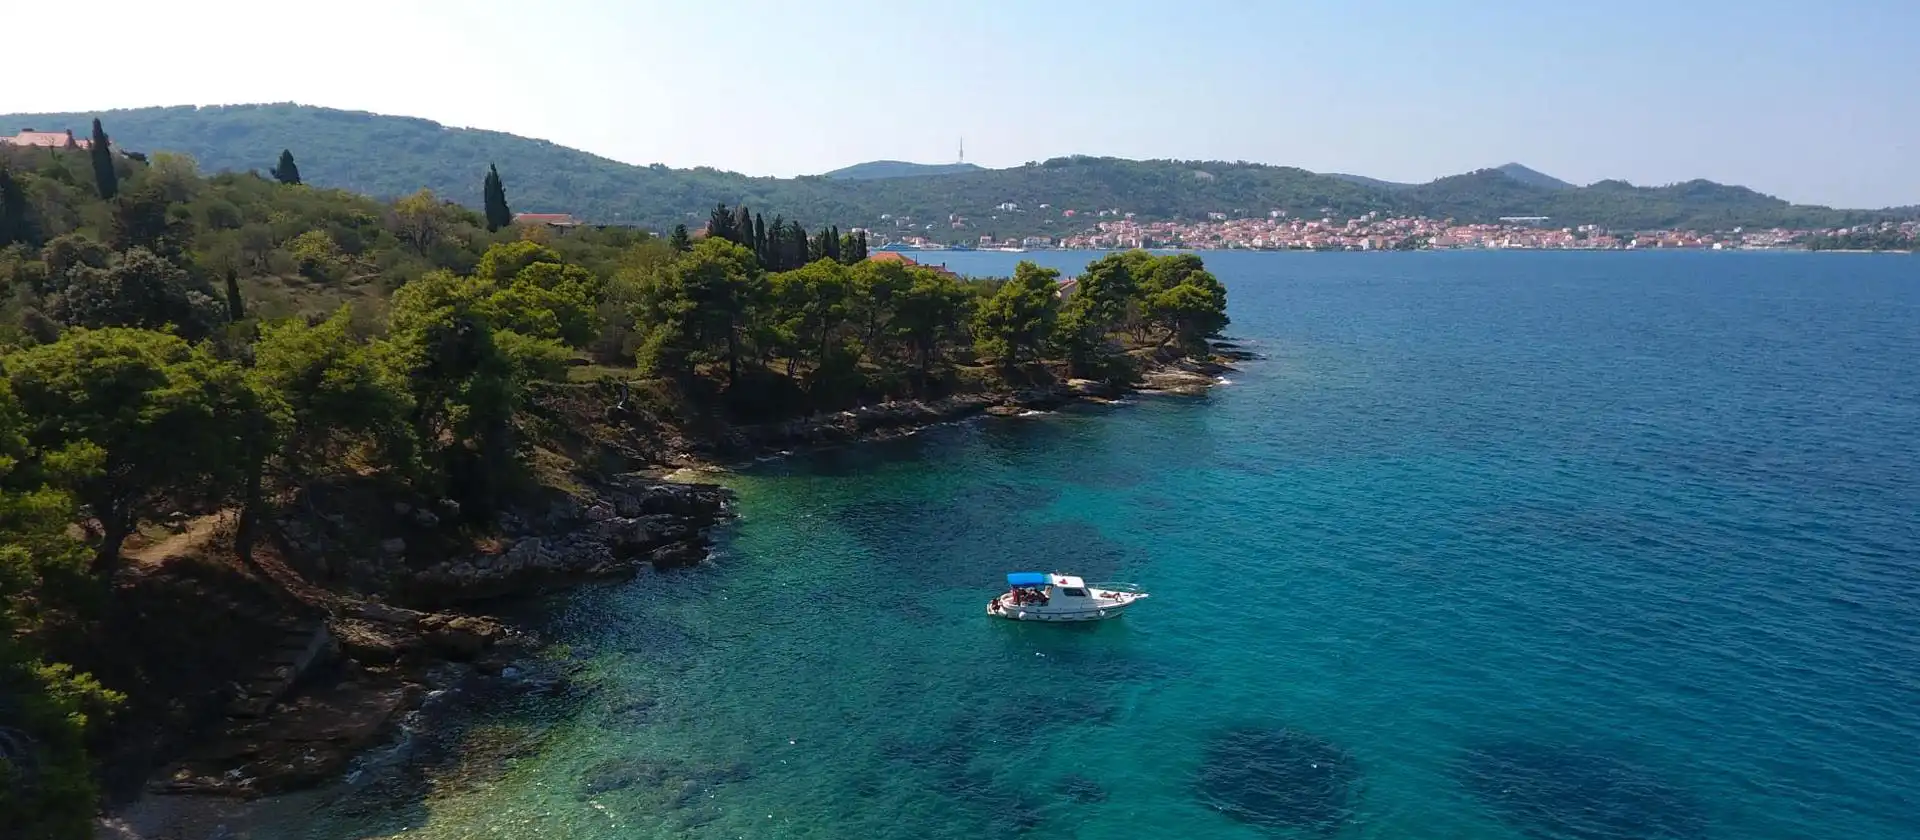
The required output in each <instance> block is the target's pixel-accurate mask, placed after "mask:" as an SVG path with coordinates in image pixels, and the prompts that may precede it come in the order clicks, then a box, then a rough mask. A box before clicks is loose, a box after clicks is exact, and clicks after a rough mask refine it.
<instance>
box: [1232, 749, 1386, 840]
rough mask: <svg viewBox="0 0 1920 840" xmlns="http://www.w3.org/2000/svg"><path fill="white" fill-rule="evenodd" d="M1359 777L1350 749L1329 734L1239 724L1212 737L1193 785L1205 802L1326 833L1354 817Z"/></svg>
mask: <svg viewBox="0 0 1920 840" xmlns="http://www.w3.org/2000/svg"><path fill="white" fill-rule="evenodd" d="M1359 780H1360V768H1359V766H1358V765H1357V764H1356V763H1355V762H1354V760H1353V757H1352V756H1350V755H1348V754H1347V752H1346V750H1343V749H1341V748H1340V747H1339V746H1338V745H1336V744H1334V743H1333V742H1331V741H1327V740H1326V739H1323V738H1320V737H1317V736H1314V735H1310V734H1307V733H1305V732H1301V731H1299V730H1295V729H1268V728H1261V727H1238V728H1233V729H1227V730H1224V731H1221V732H1219V733H1216V734H1215V735H1214V736H1213V737H1212V738H1211V739H1209V741H1208V743H1207V748H1206V754H1205V757H1204V760H1203V761H1202V763H1201V766H1200V774H1199V778H1198V779H1197V783H1196V789H1197V796H1198V798H1199V800H1200V801H1201V802H1202V803H1204V804H1205V805H1207V806H1208V807H1210V808H1212V809H1214V810H1216V811H1219V812H1220V813H1222V814H1225V815H1226V816H1228V817H1230V818H1232V819H1235V820H1238V821H1240V822H1244V823H1247V824H1249V825H1254V826H1258V827H1260V828H1265V829H1270V830H1291V831H1307V832H1313V833H1317V834H1323V835H1326V834H1332V833H1333V832H1335V831H1338V830H1339V829H1340V827H1341V826H1343V825H1345V824H1346V823H1347V821H1348V820H1350V819H1351V818H1352V817H1353V812H1354V807H1353V800H1354V787H1355V785H1356V784H1357V783H1358V782H1359Z"/></svg>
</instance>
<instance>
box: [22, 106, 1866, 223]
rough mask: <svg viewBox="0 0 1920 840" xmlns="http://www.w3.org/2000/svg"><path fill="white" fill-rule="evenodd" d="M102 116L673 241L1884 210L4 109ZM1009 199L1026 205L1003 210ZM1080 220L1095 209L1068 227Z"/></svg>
mask: <svg viewBox="0 0 1920 840" xmlns="http://www.w3.org/2000/svg"><path fill="white" fill-rule="evenodd" d="M95 116H99V117H101V118H102V119H103V121H104V122H105V124H106V127H107V130H108V132H109V133H110V134H112V135H113V137H114V140H115V142H116V143H117V144H118V145H120V146H121V147H122V148H126V149H134V150H144V151H176V152H182V153H185V154H188V155H191V156H193V157H194V158H195V159H196V160H197V161H199V163H200V165H201V167H202V168H203V169H205V170H208V171H215V170H250V169H257V170H262V171H264V170H266V169H268V168H269V167H271V166H272V165H273V163H274V160H275V157H276V156H277V155H278V154H279V152H280V150H281V149H283V148H286V149H291V150H293V153H294V155H295V156H296V157H297V159H298V161H299V165H300V169H301V172H302V173H303V174H304V176H305V178H306V180H307V181H308V182H309V183H313V184H318V185H323V186H331V187H339V188H343V189H348V190H352V191H355V192H360V193H365V194H368V195H371V196H374V197H377V198H392V197H395V196H399V195H404V194H408V193H411V192H413V191H415V190H417V189H419V188H421V187H426V188H428V189H431V190H433V191H434V192H435V193H436V194H438V195H440V196H442V197H445V198H449V199H452V200H455V201H459V202H462V203H465V204H468V205H471V206H475V207H477V206H479V204H480V187H481V181H482V176H483V175H484V173H485V171H486V168H487V165H488V164H490V163H491V164H497V165H498V166H499V168H500V172H501V174H502V175H503V177H504V178H505V180H506V184H507V189H508V195H509V198H510V201H511V204H512V207H513V209H515V210H518V211H523V212H562V213H572V214H575V215H577V216H581V217H583V218H586V219H590V220H593V221H596V222H607V223H619V224H637V225H642V226H646V227H649V228H653V229H656V230H665V229H668V228H670V227H672V226H673V225H674V224H678V223H686V224H689V225H690V226H697V225H698V224H700V223H702V222H704V221H705V219H706V215H707V211H708V210H709V209H710V208H711V207H713V205H715V204H716V203H722V202H724V203H727V204H736V205H737V204H741V203H745V204H746V205H748V206H749V207H752V208H754V209H756V210H762V211H764V212H765V213H766V214H768V215H769V216H771V215H772V214H774V213H781V214H785V215H786V216H787V217H789V218H798V219H801V220H804V221H805V222H807V223H808V224H815V225H818V224H833V225H839V226H841V227H842V228H849V227H871V228H874V229H876V230H880V231H884V232H889V233H894V234H900V233H905V232H907V231H908V230H909V229H911V231H912V232H914V233H918V234H921V235H925V236H929V237H931V238H935V239H942V240H949V239H962V238H968V239H970V238H973V237H975V236H978V235H980V234H982V233H994V234H996V235H999V236H1020V235H1029V234H1034V233H1045V234H1053V235H1058V234H1061V233H1066V232H1072V231H1074V230H1076V229H1079V228H1081V227H1084V224H1085V220H1084V216H1085V215H1086V214H1088V213H1089V212H1091V211H1095V210H1100V209H1113V210H1121V211H1124V212H1131V213H1135V214H1137V215H1138V217H1139V218H1142V219H1201V218H1205V217H1206V214H1208V213H1227V214H1230V215H1240V214H1254V215H1264V214H1265V213H1266V212H1267V211H1269V210H1276V209H1277V210H1285V211H1287V212H1289V213H1292V214H1295V215H1306V216H1319V215H1332V216H1344V215H1359V214H1362V213H1366V212H1369V211H1381V212H1383V213H1406V214H1420V215H1427V216H1435V217H1452V218H1456V219H1460V220H1462V221H1492V220H1494V219H1497V218H1498V217H1500V216H1550V217H1552V218H1553V219H1554V220H1555V222H1556V223H1559V224H1568V225H1572V224H1583V223H1592V224H1600V225H1604V226H1607V227H1617V228H1641V229H1650V228H1656V227H1666V226H1695V227H1731V226H1734V225H1768V226H1771V225H1789V226H1808V227H1814V226H1829V225H1840V224H1847V223H1851V222H1857V221H1865V220H1869V219H1872V218H1876V217H1878V216H1879V215H1881V214H1880V213H1877V212H1860V211H1844V212H1843V211H1834V210H1830V209H1827V208H1822V207H1808V206H1803V205H1793V204H1789V203H1787V202H1784V201H1781V200H1779V199H1776V198H1772V197H1770V196H1766V195H1762V194H1759V193H1756V192H1753V191H1751V190H1747V189H1744V188H1741V187H1728V186H1722V185H1719V184H1713V183H1710V182H1705V181H1692V182H1688V183H1685V184H1679V185H1674V186H1668V187H1633V186H1630V185H1627V184H1624V183H1623V182H1617V181H1608V182H1601V183H1599V184H1595V185H1593V186H1590V187H1572V186H1570V185H1565V184H1564V182H1559V181H1556V180H1554V179H1551V178H1548V177H1547V176H1544V175H1539V174H1538V173H1534V172H1533V171H1532V170H1527V169H1525V168H1524V167H1517V166H1509V167H1506V168H1504V170H1505V171H1503V170H1500V169H1488V170H1481V171H1479V172H1473V173H1468V174H1465V175H1457V176H1453V177H1449V178H1442V179H1439V180H1437V181H1433V182H1431V183H1427V184H1420V185H1412V186H1404V187H1400V186H1389V185H1386V184H1385V183H1384V182H1375V181H1370V180H1368V179H1362V178H1358V177H1356V176H1334V175H1319V174H1315V173H1312V172H1308V171H1306V170H1303V169H1296V168H1292V167H1281V166H1266V165H1259V164H1248V163H1221V162H1189V161H1170V160H1156V161H1130V160H1120V159H1114V158H1089V157H1071V158H1056V159H1053V160H1049V161H1046V162H1044V163H1037V164H1030V165H1028V166H1023V167H1016V168H1012V169H975V170H973V171H963V172H946V171H942V172H940V173H939V174H921V175H911V174H907V175H900V176H899V177H884V178H870V177H869V178H846V177H826V176H807V177H800V178H785V179H782V178H752V177H748V176H745V175H740V174H737V173H731V172H722V171H719V170H715V169H709V168H699V169H670V168H667V167H665V166H660V165H654V166H634V165H629V164H625V163H621V162H619V161H614V160H609V159H607V158H602V157H598V156H596V155H592V154H588V153H586V152H582V151H579V150H576V149H570V148H566V147H564V146H559V145H556V144H554V143H550V142H547V141H544V140H532V139H527V138H523V137H517V136H514V135H510V134H503V133H500V132H494V131H481V130H476V129H461V128H448V127H446V126H442V125H440V124H438V123H435V122H431V121H428V120H421V119H413V118H408V117H390V116H380V115H375V114H368V113H362V112H352V111H339V110H334V109H328V108H314V107H307V106H301V105H293V104H276V105H235V106H221V107H206V108H195V107H191V106H183V107H174V108H142V109H135V110H123V111H108V112H104V113H101V114H97V115H96V114H79V113H75V114H27V115H5V116H0V127H13V128H18V127H26V126H32V127H34V128H38V129H42V130H60V129H65V128H73V129H75V130H76V132H81V133H84V130H85V129H87V127H88V126H89V124H90V122H91V120H92V119H93V118H94V117H95ZM855 169H856V170H858V169H859V167H855ZM1516 173H1519V174H1516ZM842 174H843V175H844V170H843V171H842ZM1529 174H1530V175H1534V176H1538V177H1528V176H1529ZM1009 203H1011V204H1014V205H1018V207H1017V209H1012V210H1000V209H996V208H998V207H1000V206H1002V205H1004V204H1009ZM1041 205H1047V206H1046V207H1045V208H1043V207H1042V206H1041ZM1065 210H1076V211H1080V212H1079V214H1077V217H1076V218H1066V217H1064V216H1063V215H1062V214H1063V211H1065ZM950 217H961V218H963V219H964V222H963V223H962V226H961V227H959V228H956V227H954V225H953V223H952V221H951V218H950ZM903 219H911V220H912V221H911V222H906V221H903ZM909 226H911V227H910V228H909Z"/></svg>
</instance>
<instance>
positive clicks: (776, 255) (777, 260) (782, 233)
mask: <svg viewBox="0 0 1920 840" xmlns="http://www.w3.org/2000/svg"><path fill="white" fill-rule="evenodd" d="M795 267H796V266H791V265H787V219H786V217H784V216H779V215H775V216H774V217H773V224H771V225H768V226H767V270H768V271H787V270H789V269H792V268H795Z"/></svg>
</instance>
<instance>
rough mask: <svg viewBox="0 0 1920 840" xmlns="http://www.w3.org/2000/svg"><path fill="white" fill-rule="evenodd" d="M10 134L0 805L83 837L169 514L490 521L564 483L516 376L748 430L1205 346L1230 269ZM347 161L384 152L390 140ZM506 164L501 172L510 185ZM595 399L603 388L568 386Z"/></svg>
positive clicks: (251, 526)
mask: <svg viewBox="0 0 1920 840" xmlns="http://www.w3.org/2000/svg"><path fill="white" fill-rule="evenodd" d="M92 139H93V144H92V148H91V149H90V150H78V149H76V150H50V149H44V148H12V147H0V290H3V291H4V296H3V297H0V301H3V303H4V305H0V532H3V533H0V625H4V626H0V713H3V714H0V813H5V814H6V815H7V816H6V820H7V822H8V824H9V825H8V832H9V834H8V836H21V837H34V838H39V837H56V838H68V837H84V836H88V833H89V829H88V821H89V818H90V817H91V816H92V814H93V812H94V809H95V798H96V796H97V792H96V788H97V786H96V775H95V771H96V767H95V764H96V761H97V750H98V749H100V747H101V742H102V739H103V736H102V734H101V733H102V731H103V730H102V726H103V724H104V723H105V722H108V721H112V720H114V718H115V716H116V715H117V714H119V713H120V712H119V709H120V707H121V706H122V705H123V704H125V703H128V702H129V697H130V696H131V695H133V694H134V693H136V692H138V691H140V690H142V688H143V685H144V681H143V680H142V679H140V678H138V677H136V676H127V675H128V674H129V673H131V674H136V675H137V674H139V673H141V672H140V670H139V669H137V668H136V669H132V670H129V669H125V668H117V669H114V670H113V673H115V674H119V675H120V676H119V677H116V678H112V679H109V678H107V677H106V676H104V674H105V673H106V672H104V671H101V670H100V669H99V668H96V667H94V666H95V665H97V664H98V663H101V662H104V661H110V660H111V659H112V658H113V656H114V654H115V651H116V650H118V649H120V648H121V647H122V643H123V642H124V640H119V639H115V638H112V637H111V634H110V633H109V632H108V631H107V630H106V629H104V627H103V625H101V624H100V622H99V617H100V616H101V615H102V614H103V613H104V612H106V611H108V610H109V609H110V608H111V606H112V604H113V602H114V599H115V598H116V597H121V595H120V592H121V590H122V589H124V587H119V588H117V587H116V581H124V580H125V578H126V577H127V575H129V574H130V573H131V572H132V569H131V568H130V565H129V562H128V560H127V559H126V556H125V550H124V549H125V547H126V546H127V545H128V544H129V542H130V541H135V540H138V539H140V537H141V535H142V534H143V533H144V532H145V531H146V529H148V528H149V527H150V526H153V525H154V523H157V522H159V521H161V520H162V519H165V518H167V517H174V516H179V515H182V513H183V512H184V513H186V514H193V513H195V512H210V511H227V512H231V513H232V514H233V515H234V516H235V518H236V521H237V523H238V524H237V526H236V527H235V528H234V530H233V533H232V536H231V551H232V553H233V555H234V556H235V557H237V558H238V559H239V560H240V561H244V562H249V563H250V562H251V558H252V557H253V556H254V552H255V549H256V546H258V545H259V544H261V542H262V540H263V536H262V535H263V531H264V530H266V529H270V528H271V527H272V524H271V523H273V522H274V521H276V520H275V511H276V510H278V509H283V508H286V507H288V506H292V505H295V504H298V503H299V500H300V499H301V498H302V497H303V493H307V492H309V491H311V490H312V489H313V488H315V487H316V486H319V485H322V484H325V483H327V482H329V481H334V480H347V479H352V480H355V481H361V482H375V483H376V484H378V485H379V486H384V487H390V488H393V490H392V492H393V493H394V494H395V498H411V499H428V500H447V501H448V502H449V503H450V504H449V505H448V506H447V507H446V509H449V510H453V511H457V512H458V516H457V518H456V519H450V520H449V521H448V522H447V523H446V524H445V527H447V528H462V529H468V530H469V531H473V532H484V531H485V530H486V529H487V528H488V527H489V523H490V522H491V521H492V520H493V518H494V517H495V516H496V515H497V514H498V513H499V512H500V511H502V510H504V509H506V508H508V507H509V506H510V505H512V504H513V503H514V501H515V499H516V498H517V497H518V495H519V494H521V493H523V492H526V490H527V488H530V487H537V486H538V485H539V484H540V482H542V481H544V480H547V479H548V478H549V476H547V475H545V474H544V473H543V472H542V464H544V463H545V462H542V461H540V460H539V459H538V458H537V455H538V453H539V452H540V449H541V446H542V445H543V441H542V438H541V434H542V432H541V429H542V428H543V427H542V424H541V418H540V417H539V416H538V409H537V408H536V406H535V405H534V404H533V400H532V399H531V398H530V395H531V394H532V393H533V392H534V390H535V389H536V388H538V387H543V386H552V387H565V386H564V384H563V383H567V382H570V381H571V382H591V381H601V382H605V381H609V380H617V381H618V382H620V383H621V384H622V388H623V389H625V388H631V389H632V391H633V392H634V393H635V394H637V395H638V394H645V395H649V397H648V398H650V399H653V400H655V401H656V402H657V404H658V405H660V406H662V407H663V408H662V413H663V414H666V415H676V414H677V416H706V417H719V418H722V419H724V420H727V421H730V422H738V423H752V422H759V421H767V420H774V419H779V418H784V417H789V416H793V415H798V414H802V413H808V412H815V411H821V410H828V409H839V408H844V407H849V406H852V405H856V404H860V403H865V402H870V401H875V400H882V399H887V398H894V397H919V396H937V395H941V394H946V393H953V392H956V391H959V390H963V389H967V388H980V387H992V386H991V385H984V386H983V385H982V383H990V382H992V381H995V380H999V381H1011V380H1013V379H1019V380H1021V381H1032V380H1034V379H1035V378H1046V377H1050V376H1054V375H1057V374H1071V375H1078V376H1088V377H1104V378H1110V379H1125V378H1126V377H1128V376H1130V375H1131V374H1132V372H1133V368H1134V366H1135V364H1136V362H1135V359H1136V358H1137V357H1139V356H1140V355H1141V354H1149V353H1151V354H1162V355H1164V354H1177V353H1180V352H1182V351H1189V350H1190V351H1192V352H1205V348H1206V339H1207V338H1208V337H1209V336H1212V335H1215V334H1217V333H1218V332H1219V331H1220V330H1221V329H1223V328H1224V327H1225V325H1226V315H1225V307H1226V300H1225V291H1224V289H1223V288H1222V287H1221V285H1220V283H1219V282H1218V281H1217V280H1216V279H1215V278H1214V277H1213V276H1212V275H1211V274H1209V273H1208V272H1207V271H1206V269H1205V267H1204V266H1203V265H1202V264H1201V262H1200V260H1199V259H1198V258H1196V257H1193V256H1190V255H1189V256H1176V257H1154V256H1150V255H1147V254H1145V253H1142V252H1133V253H1127V254H1116V255H1112V256H1109V257H1106V258H1104V259H1102V260H1099V261H1097V262H1095V263H1093V264H1091V265H1090V266H1089V267H1088V268H1087V270H1086V272H1085V273H1084V274H1083V275H1081V277H1080V278H1079V283H1078V284H1077V285H1076V287H1075V288H1074V289H1073V291H1072V292H1071V293H1070V294H1062V293H1061V292H1060V290H1061V288H1062V286H1061V284H1060V283H1059V276H1058V273H1057V272H1054V271H1052V270H1048V269H1043V268H1039V267H1037V266H1034V265H1032V264H1026V263H1023V264H1021V265H1020V266H1019V268H1018V270H1017V271H1016V272H1015V274H1014V276H1013V277H1011V278H1006V279H998V280H995V279H967V278H960V277H956V276H954V275H952V274H950V273H946V272H943V271H939V270H934V269H928V268H923V267H919V266H914V265H909V264H905V263H903V262H902V261H899V260H874V259H867V258H866V257H867V254H866V251H867V243H866V241H865V240H864V238H863V237H861V236H859V235H857V234H853V233H851V232H849V233H846V234H842V233H840V232H839V231H838V230H837V229H835V228H834V227H833V226H831V225H828V226H826V227H824V228H819V229H815V230H814V231H812V232H809V230H808V229H807V228H805V227H803V226H802V225H800V224H799V223H797V222H793V221H789V220H788V219H787V218H786V217H785V216H780V215H776V216H774V217H773V218H771V219H769V218H767V217H766V216H765V215H763V214H762V213H756V212H749V210H748V209H747V208H746V207H743V206H738V205H733V206H729V205H720V206H717V207H716V206H713V204H712V203H711V202H709V203H708V204H707V205H706V206H707V207H709V208H710V209H709V210H708V211H707V213H706V218H705V220H704V224H701V225H697V226H695V229H694V230H691V231H690V230H689V229H688V228H687V227H686V226H680V227H676V228H674V229H673V231H672V235H671V236H664V237H653V236H650V235H648V234H645V233H639V232H635V231H633V230H631V229H623V228H609V229H604V230H601V229H595V228H592V227H582V228H574V229H565V230H561V229H554V228H550V227H548V226H546V225H534V226H527V225H520V224H513V223H511V221H510V220H511V208H512V206H513V205H514V204H517V203H519V201H520V198H519V195H518V193H517V184H515V183H514V182H513V180H512V179H511V177H510V173H511V172H512V171H513V170H510V169H505V168H493V167H490V166H489V165H488V162H487V160H486V159H485V158H475V159H472V160H469V161H467V162H466V163H465V164H464V165H463V167H462V168H463V172H464V176H463V178H464V181H463V184H464V182H471V184H472V185H473V186H472V189H471V191H472V192H475V193H477V194H482V195H484V197H485V198H484V201H483V202H482V203H483V204H484V205H485V207H484V211H485V212H475V211H473V210H469V209H466V208H465V207H463V206H461V205H459V204H456V203H451V202H447V201H444V200H442V199H441V198H439V197H437V196H436V195H435V194H434V193H432V192H429V191H426V190H417V191H413V192H410V193H407V194H406V195H404V196H403V197H401V198H398V199H396V200H392V201H380V200H375V199H371V198H367V197H364V196H360V195H356V194H354V193H351V192H347V191H344V190H339V189H328V188H323V187H318V186H313V185H312V184H311V181H312V180H314V179H315V176H316V175H318V174H321V173H326V172H329V171H339V170H338V169H335V167H341V166H343V164H341V163H338V162H334V163H324V164H323V163H314V162H310V161H309V160H307V159H306V158H305V157H303V156H301V155H300V154H299V153H298V151H296V150H292V149H289V150H288V151H286V152H278V150H279V149H280V148H281V147H280V145H279V144H277V143H276V144H273V145H271V146H262V147H260V149H259V150H258V154H259V156H260V157H261V158H263V161H262V163H263V166H265V165H267V164H270V172H269V174H265V175H262V174H255V173H223V174H217V175H213V176H211V177H208V176H204V175H202V174H201V173H200V171H199V169H198V167H197V166H196V164H195V162H194V161H193V160H192V159H191V158H189V157H187V156H184V155H175V154H168V153H164V152H155V153H153V154H150V155H135V156H130V155H127V154H124V153H122V152H119V151H116V147H117V145H118V144H117V142H116V141H115V140H113V139H112V138H110V137H109V136H108V135H107V134H106V133H105V132H104V131H103V130H102V129H101V127H100V126H99V125H98V124H95V125H94V130H93V137H92ZM355 166H356V167H359V168H365V169H376V168H378V166H379V159H378V158H377V157H368V158H362V159H361V160H359V161H357V162H356V163H355ZM503 175H507V176H508V177H503ZM583 387H584V386H583Z"/></svg>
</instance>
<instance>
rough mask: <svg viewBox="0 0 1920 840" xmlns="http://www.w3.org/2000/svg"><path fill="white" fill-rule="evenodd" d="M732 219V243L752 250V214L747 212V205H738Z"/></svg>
mask: <svg viewBox="0 0 1920 840" xmlns="http://www.w3.org/2000/svg"><path fill="white" fill-rule="evenodd" d="M739 211H740V212H738V213H736V214H734V217H733V241H734V243H735V244H738V245H741V246H744V247H746V248H747V249H749V250H751V249H752V248H753V214H752V213H749V212H747V205H745V204H742V205H740V208H739Z"/></svg>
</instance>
